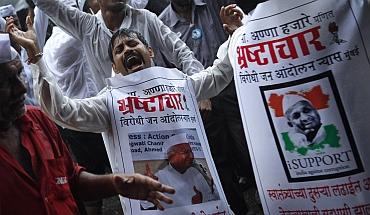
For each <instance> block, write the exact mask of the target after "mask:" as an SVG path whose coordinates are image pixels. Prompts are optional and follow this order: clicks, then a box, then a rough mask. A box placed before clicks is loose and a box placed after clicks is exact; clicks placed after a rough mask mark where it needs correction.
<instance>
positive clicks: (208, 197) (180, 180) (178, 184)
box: [155, 165, 219, 208]
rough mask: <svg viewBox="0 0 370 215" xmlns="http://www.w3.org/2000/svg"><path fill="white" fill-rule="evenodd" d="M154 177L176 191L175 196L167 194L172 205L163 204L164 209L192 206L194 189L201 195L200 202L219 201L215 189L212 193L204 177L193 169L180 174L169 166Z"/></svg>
mask: <svg viewBox="0 0 370 215" xmlns="http://www.w3.org/2000/svg"><path fill="white" fill-rule="evenodd" d="M155 175H156V176H157V177H158V180H159V181H160V182H161V183H162V184H167V185H170V186H172V187H173V188H175V190H176V193H175V194H167V195H168V197H170V198H172V200H173V204H166V203H163V206H164V207H165V208H173V207H180V206H187V205H192V201H191V200H192V197H193V196H195V195H196V193H195V191H194V187H195V188H196V189H197V190H198V191H200V192H201V193H202V197H203V198H202V202H208V201H212V200H217V199H219V196H218V193H217V191H216V189H214V190H213V191H214V192H212V189H211V187H210V186H209V185H208V183H207V181H206V180H205V178H204V176H203V175H202V174H201V173H200V172H199V170H197V169H196V168H194V167H190V168H189V169H187V170H186V171H185V172H184V173H183V174H181V173H179V172H178V171H177V170H175V169H174V168H173V167H172V166H171V165H167V166H166V167H165V168H163V169H161V170H159V171H158V172H157V173H156V174H155Z"/></svg>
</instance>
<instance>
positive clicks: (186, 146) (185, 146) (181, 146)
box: [173, 143, 190, 150]
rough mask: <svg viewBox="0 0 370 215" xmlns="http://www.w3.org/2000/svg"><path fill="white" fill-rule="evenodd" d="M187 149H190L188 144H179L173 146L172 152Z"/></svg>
mask: <svg viewBox="0 0 370 215" xmlns="http://www.w3.org/2000/svg"><path fill="white" fill-rule="evenodd" d="M189 148H190V145H189V143H180V144H177V145H174V146H173V149H174V150H182V149H189Z"/></svg>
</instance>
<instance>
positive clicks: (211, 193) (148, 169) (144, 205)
mask: <svg viewBox="0 0 370 215" xmlns="http://www.w3.org/2000/svg"><path fill="white" fill-rule="evenodd" d="M109 86H110V87H109V98H108V100H109V101H108V104H109V106H110V107H109V109H110V112H111V117H112V119H113V120H112V122H113V126H112V127H113V131H112V133H113V136H114V140H112V141H110V144H112V145H111V146H110V147H107V148H109V149H112V148H113V149H114V152H111V153H108V154H110V157H109V158H110V160H111V163H112V162H115V163H116V164H117V163H118V165H116V166H115V168H114V172H122V173H141V174H144V175H147V176H149V177H152V178H153V179H155V180H158V181H160V182H161V183H164V184H167V185H170V186H172V187H174V188H175V190H176V193H175V194H168V196H169V197H171V198H172V199H173V200H174V203H173V204H166V203H163V206H164V208H165V210H164V211H160V210H158V209H157V208H156V207H155V205H153V204H152V203H151V202H148V201H139V200H131V199H126V198H122V199H121V201H122V205H123V208H124V212H125V214H135V215H136V214H148V215H149V214H150V215H152V214H204V213H206V214H213V213H216V214H230V209H229V207H228V203H227V201H226V197H225V194H224V193H223V190H222V187H221V183H220V180H219V178H218V175H217V171H216V168H215V166H214V163H213V160H212V157H211V153H210V149H209V146H208V142H207V138H206V135H205V131H204V128H203V124H202V121H201V117H200V114H199V112H198V107H197V101H196V98H195V95H194V90H193V87H192V85H191V81H189V80H187V78H186V77H185V76H184V75H183V74H182V73H181V72H180V71H178V70H176V69H166V68H161V67H152V68H148V69H145V70H142V71H139V72H136V73H133V74H130V75H128V76H121V75H117V76H115V77H114V78H112V79H109Z"/></svg>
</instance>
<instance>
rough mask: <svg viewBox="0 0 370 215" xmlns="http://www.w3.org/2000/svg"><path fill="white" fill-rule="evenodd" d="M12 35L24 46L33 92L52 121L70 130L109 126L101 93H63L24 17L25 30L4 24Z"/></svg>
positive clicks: (91, 130) (95, 130) (101, 130)
mask: <svg viewBox="0 0 370 215" xmlns="http://www.w3.org/2000/svg"><path fill="white" fill-rule="evenodd" d="M8 26H9V28H8V32H9V33H10V35H11V36H12V39H13V40H14V41H15V42H17V43H18V44H20V45H21V46H23V47H24V48H25V49H26V50H27V54H28V57H29V60H28V61H29V63H32V64H35V65H31V66H32V72H33V79H34V83H36V84H35V86H34V87H35V94H36V97H37V99H38V100H39V104H40V106H41V108H42V109H43V111H44V112H45V113H46V114H47V115H48V116H49V117H50V118H52V119H53V120H54V121H55V122H56V123H58V124H59V125H61V126H63V127H67V128H70V129H73V130H79V131H86V132H97V133H99V132H104V131H107V130H108V129H109V128H110V121H109V111H108V108H107V106H106V103H105V102H106V98H105V96H104V94H101V95H98V96H96V97H92V98H87V99H70V98H68V97H65V96H64V95H63V93H62V91H61V89H60V88H59V86H58V85H57V83H56V81H55V79H54V77H53V76H52V75H51V72H50V71H49V68H48V67H47V66H46V64H45V63H44V62H43V60H42V54H41V52H40V49H39V47H38V45H37V42H36V41H37V39H36V35H35V32H34V29H33V27H32V21H31V19H30V18H29V17H27V27H28V29H29V30H28V31H27V32H22V31H20V30H18V29H17V28H16V27H15V26H14V25H12V24H10V25H8Z"/></svg>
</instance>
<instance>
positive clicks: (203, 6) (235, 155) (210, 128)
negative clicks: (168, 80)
mask: <svg viewBox="0 0 370 215" xmlns="http://www.w3.org/2000/svg"><path fill="white" fill-rule="evenodd" d="M231 3H233V1H232V0H217V1H211V0H186V1H184V0H171V4H170V5H169V6H168V7H167V8H166V9H165V10H164V11H163V12H162V14H161V15H160V16H159V18H160V19H161V20H162V21H163V23H164V24H166V25H167V26H169V27H170V28H171V30H172V31H174V32H176V33H178V34H179V35H181V36H180V38H181V39H182V40H183V41H185V42H186V44H187V45H188V46H189V48H190V49H191V50H192V51H193V52H194V54H195V56H196V58H197V59H198V60H199V61H200V62H201V63H202V64H203V65H204V66H205V67H208V66H210V65H212V62H213V61H214V59H216V58H217V50H218V47H219V46H220V45H221V44H222V43H224V42H225V41H226V39H227V34H226V33H225V31H224V29H223V24H222V22H221V19H220V15H219V12H220V10H221V7H223V6H226V5H229V4H231ZM231 7H232V8H235V5H233V6H231ZM229 10H231V9H228V12H229ZM168 66H171V65H168ZM211 103H212V110H211V111H209V112H208V111H207V112H204V111H203V112H202V118H203V123H204V127H205V130H206V133H207V138H208V142H209V144H210V149H211V152H212V156H213V159H214V161H215V164H216V167H217V171H218V174H219V176H220V179H221V183H222V186H223V188H224V191H225V194H226V198H227V200H228V202H229V203H230V205H231V208H232V209H233V211H234V212H235V213H236V214H246V212H247V210H248V207H247V205H246V203H245V201H244V196H243V191H244V189H243V187H242V186H241V185H240V184H239V180H238V179H239V176H244V177H247V178H248V179H250V180H251V182H252V183H251V184H252V185H253V181H254V179H253V178H254V175H253V170H252V165H251V162H250V158H249V154H248V149H247V145H246V140H245V136H244V132H243V125H242V121H241V117H240V112H239V106H238V102H237V97H236V92H235V86H234V83H233V82H232V83H230V84H229V85H228V86H227V87H226V88H225V89H224V90H223V91H222V92H221V93H220V94H219V95H217V96H216V97H214V98H212V99H211ZM237 167H239V168H237ZM239 169H240V171H239Z"/></svg>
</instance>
